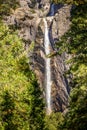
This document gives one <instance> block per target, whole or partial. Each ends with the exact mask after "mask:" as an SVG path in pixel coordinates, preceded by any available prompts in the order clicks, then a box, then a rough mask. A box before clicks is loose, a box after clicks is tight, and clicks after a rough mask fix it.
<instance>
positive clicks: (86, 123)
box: [0, 0, 87, 130]
mask: <svg viewBox="0 0 87 130" xmlns="http://www.w3.org/2000/svg"><path fill="white" fill-rule="evenodd" d="M52 2H55V3H58V2H63V3H65V2H67V3H69V4H76V7H75V8H74V9H73V10H72V17H71V22H72V24H71V28H70V30H69V31H68V32H67V33H66V34H65V35H64V36H63V37H62V38H61V41H60V42H58V44H57V47H58V48H59V47H60V51H59V52H58V53H59V54H61V53H62V52H63V51H66V52H67V53H68V54H70V55H71V59H70V60H69V61H66V62H67V63H69V64H71V67H70V70H69V71H68V72H67V73H66V77H67V76H68V75H70V74H72V75H73V76H72V82H71V83H70V86H71V88H72V91H71V94H70V99H69V100H70V103H69V106H68V112H67V113H66V115H64V116H62V114H61V113H52V114H51V115H50V116H47V115H45V112H44V103H43V99H42V97H41V95H42V94H41V91H40V88H39V85H38V83H37V79H36V77H35V74H34V72H32V71H31V70H30V65H29V64H28V62H29V61H28V60H29V59H28V58H27V54H26V51H25V50H24V44H23V42H22V40H21V39H20V38H18V36H17V32H13V30H11V29H9V27H8V26H6V25H4V24H3V23H2V22H0V130H86V129H87V81H86V78H87V38H86V37H87V2H86V0H67V1H64V0H52ZM17 6H18V1H16V0H14V1H12V0H4V1H3V0H0V18H2V16H4V15H9V13H10V10H11V8H13V9H14V8H16V7H17Z"/></svg>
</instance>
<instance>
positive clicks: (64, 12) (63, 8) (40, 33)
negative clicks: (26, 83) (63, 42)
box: [4, 0, 71, 111]
mask: <svg viewBox="0 0 87 130" xmlns="http://www.w3.org/2000/svg"><path fill="white" fill-rule="evenodd" d="M70 10H71V7H70V6H69V5H62V4H58V5H55V7H54V16H50V15H49V14H50V12H49V11H50V2H49V0H46V1H45V0H36V1H33V2H31V0H20V8H18V9H16V10H15V11H13V12H12V14H11V16H9V17H7V18H6V19H5V20H6V21H4V22H5V23H7V24H9V25H10V26H12V25H14V26H15V27H16V28H18V30H19V36H20V37H21V38H22V39H23V40H24V43H25V44H26V46H27V47H29V46H30V44H31V42H32V41H34V42H35V47H34V50H33V52H32V54H31V64H32V65H31V66H32V69H33V70H34V71H35V73H36V76H37V79H38V82H39V84H40V87H41V88H42V89H43V95H44V97H45V58H46V56H45V52H44V23H43V18H44V17H47V18H46V19H47V22H48V27H49V37H50V43H51V44H50V49H51V52H52V53H54V52H55V51H57V50H56V48H55V42H58V41H59V40H60V38H61V36H62V35H63V34H64V33H65V32H67V30H68V29H69V26H70V21H69V18H70ZM51 69H52V91H51V95H52V108H53V110H54V111H64V110H65V109H66V106H67V104H68V95H69V87H68V84H67V80H66V79H65V77H64V71H65V65H64V62H63V57H62V56H54V57H52V58H51Z"/></svg>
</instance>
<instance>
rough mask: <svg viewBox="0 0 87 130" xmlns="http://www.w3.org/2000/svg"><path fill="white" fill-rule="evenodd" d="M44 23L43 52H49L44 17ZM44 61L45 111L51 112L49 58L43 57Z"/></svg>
mask: <svg viewBox="0 0 87 130" xmlns="http://www.w3.org/2000/svg"><path fill="white" fill-rule="evenodd" d="M44 25H45V34H44V47H45V54H46V55H48V54H50V41H49V34H48V26H47V21H46V19H45V18H44ZM45 63H46V67H45V68H46V70H45V71H46V79H45V83H46V102H47V113H48V114H50V113H51V64H50V58H47V57H46V59H45Z"/></svg>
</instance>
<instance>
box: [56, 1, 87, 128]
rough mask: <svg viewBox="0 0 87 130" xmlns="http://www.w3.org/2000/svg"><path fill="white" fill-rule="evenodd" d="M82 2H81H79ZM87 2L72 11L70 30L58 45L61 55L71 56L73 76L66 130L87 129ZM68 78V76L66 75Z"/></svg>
mask: <svg viewBox="0 0 87 130" xmlns="http://www.w3.org/2000/svg"><path fill="white" fill-rule="evenodd" d="M79 2H81V1H79ZM86 9H87V2H86V3H85V2H84V3H83V4H79V5H78V6H77V7H75V9H73V10H72V18H71V21H72V25H71V28H70V30H69V31H68V32H67V33H66V34H65V35H64V36H63V37H62V39H61V42H60V43H58V45H59V47H60V50H61V51H60V53H61V52H62V51H66V52H67V53H68V54H70V55H71V59H70V60H69V61H67V62H68V63H69V64H71V67H70V70H69V72H68V74H72V75H73V77H72V84H71V87H72V91H71V94H70V104H69V108H68V109H69V111H68V113H67V115H66V116H65V122H64V124H63V128H65V130H73V129H74V130H86V129H87V125H86V124H87V109H86V108H87V80H86V78H87V37H86V36H87V11H86ZM66 76H67V75H66ZM63 128H62V129H63Z"/></svg>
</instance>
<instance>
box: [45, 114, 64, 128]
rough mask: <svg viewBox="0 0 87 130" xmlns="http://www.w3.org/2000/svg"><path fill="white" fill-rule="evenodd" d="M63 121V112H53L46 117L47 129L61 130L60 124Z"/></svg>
mask: <svg viewBox="0 0 87 130" xmlns="http://www.w3.org/2000/svg"><path fill="white" fill-rule="evenodd" d="M62 122H63V115H62V113H51V115H47V116H46V117H45V129H46V130H60V125H61V123H62Z"/></svg>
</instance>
